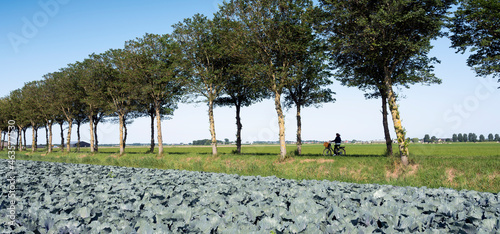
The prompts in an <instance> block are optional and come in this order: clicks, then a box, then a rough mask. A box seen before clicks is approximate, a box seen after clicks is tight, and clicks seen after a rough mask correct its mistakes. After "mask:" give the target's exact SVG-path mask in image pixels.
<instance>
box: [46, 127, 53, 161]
mask: <svg viewBox="0 0 500 234" xmlns="http://www.w3.org/2000/svg"><path fill="white" fill-rule="evenodd" d="M52 124H53V122H52V121H49V122H48V123H47V125H48V126H47V127H48V128H49V140H48V141H47V146H48V150H47V152H48V153H52Z"/></svg>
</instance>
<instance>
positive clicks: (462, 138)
mask: <svg viewBox="0 0 500 234" xmlns="http://www.w3.org/2000/svg"><path fill="white" fill-rule="evenodd" d="M418 141H419V140H418V138H416V141H415V140H414V142H418ZM423 141H424V142H426V143H434V142H438V141H439V139H438V138H437V137H436V136H432V137H431V136H430V135H429V134H425V136H424V139H423ZM444 141H447V142H478V141H479V142H486V141H500V135H498V134H495V136H493V133H490V134H488V137H487V138H486V137H485V136H484V135H483V134H480V135H479V139H478V137H477V135H476V134H475V133H469V134H467V133H464V134H462V133H459V134H453V136H452V137H451V138H446V139H444Z"/></svg>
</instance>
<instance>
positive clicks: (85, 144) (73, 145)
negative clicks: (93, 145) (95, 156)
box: [71, 141, 90, 147]
mask: <svg viewBox="0 0 500 234" xmlns="http://www.w3.org/2000/svg"><path fill="white" fill-rule="evenodd" d="M77 144H78V142H76V141H72V142H71V147H78V145H77ZM80 147H90V143H88V142H85V141H80Z"/></svg>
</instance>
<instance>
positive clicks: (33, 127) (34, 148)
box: [31, 123, 36, 153]
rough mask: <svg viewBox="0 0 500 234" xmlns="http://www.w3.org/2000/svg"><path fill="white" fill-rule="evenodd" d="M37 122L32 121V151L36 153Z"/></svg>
mask: <svg viewBox="0 0 500 234" xmlns="http://www.w3.org/2000/svg"><path fill="white" fill-rule="evenodd" d="M34 125H35V124H34V123H31V136H32V137H31V152H32V153H34V152H35V150H36V145H35V144H36V140H35V139H36V134H35V126H34Z"/></svg>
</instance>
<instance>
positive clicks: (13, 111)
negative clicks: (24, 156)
mask: <svg viewBox="0 0 500 234" xmlns="http://www.w3.org/2000/svg"><path fill="white" fill-rule="evenodd" d="M23 98H24V97H23V93H22V90H21V89H16V90H13V91H11V92H10V94H9V109H8V111H9V113H10V115H11V117H12V120H14V121H15V124H16V127H17V133H18V134H17V149H18V150H19V151H23V149H24V148H23V141H22V135H23V134H22V133H23V129H25V127H26V126H27V125H28V124H29V122H28V120H27V119H26V115H25V114H24V110H25V108H24V106H23V104H24V101H23Z"/></svg>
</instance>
